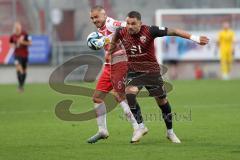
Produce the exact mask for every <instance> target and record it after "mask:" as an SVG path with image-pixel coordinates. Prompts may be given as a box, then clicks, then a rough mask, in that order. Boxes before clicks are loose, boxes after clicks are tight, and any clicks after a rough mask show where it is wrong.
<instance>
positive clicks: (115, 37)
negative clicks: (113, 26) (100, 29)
mask: <svg viewBox="0 0 240 160" xmlns="http://www.w3.org/2000/svg"><path fill="white" fill-rule="evenodd" d="M119 30H120V29H117V30H116V32H115V33H114V35H113V37H112V40H111V42H110V49H109V54H110V55H112V54H113V52H114V50H115V48H116V47H117V43H118V41H119V40H120V38H119V36H120V33H119Z"/></svg>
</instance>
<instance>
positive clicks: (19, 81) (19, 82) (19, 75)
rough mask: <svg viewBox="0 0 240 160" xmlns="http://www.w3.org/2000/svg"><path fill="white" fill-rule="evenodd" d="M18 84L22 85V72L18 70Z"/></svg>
mask: <svg viewBox="0 0 240 160" xmlns="http://www.w3.org/2000/svg"><path fill="white" fill-rule="evenodd" d="M17 79H18V86H19V87H21V79H22V77H21V72H19V71H17Z"/></svg>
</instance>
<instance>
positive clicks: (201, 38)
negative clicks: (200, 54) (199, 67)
mask: <svg viewBox="0 0 240 160" xmlns="http://www.w3.org/2000/svg"><path fill="white" fill-rule="evenodd" d="M167 35H168V36H178V37H181V38H185V39H189V40H192V41H194V42H197V43H198V44H200V45H206V44H208V42H209V39H208V37H206V36H196V35H193V34H190V33H188V32H186V31H184V30H181V29H172V28H168V30H167Z"/></svg>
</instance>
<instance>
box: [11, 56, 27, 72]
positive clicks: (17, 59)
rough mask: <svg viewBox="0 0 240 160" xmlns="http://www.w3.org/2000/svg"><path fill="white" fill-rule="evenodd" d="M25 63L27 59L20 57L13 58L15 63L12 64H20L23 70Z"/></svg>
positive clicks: (25, 66)
mask: <svg viewBox="0 0 240 160" xmlns="http://www.w3.org/2000/svg"><path fill="white" fill-rule="evenodd" d="M27 63H28V58H27V57H20V56H15V61H14V64H15V65H17V64H20V65H21V66H22V68H23V69H26V68H27Z"/></svg>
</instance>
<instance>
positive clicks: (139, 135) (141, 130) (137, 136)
mask: <svg viewBox="0 0 240 160" xmlns="http://www.w3.org/2000/svg"><path fill="white" fill-rule="evenodd" d="M147 133H148V128H147V127H144V128H138V129H137V130H135V131H134V132H133V137H132V140H131V142H130V143H136V142H139V141H140V139H141V138H142V137H143V136H144V135H146V134H147Z"/></svg>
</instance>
